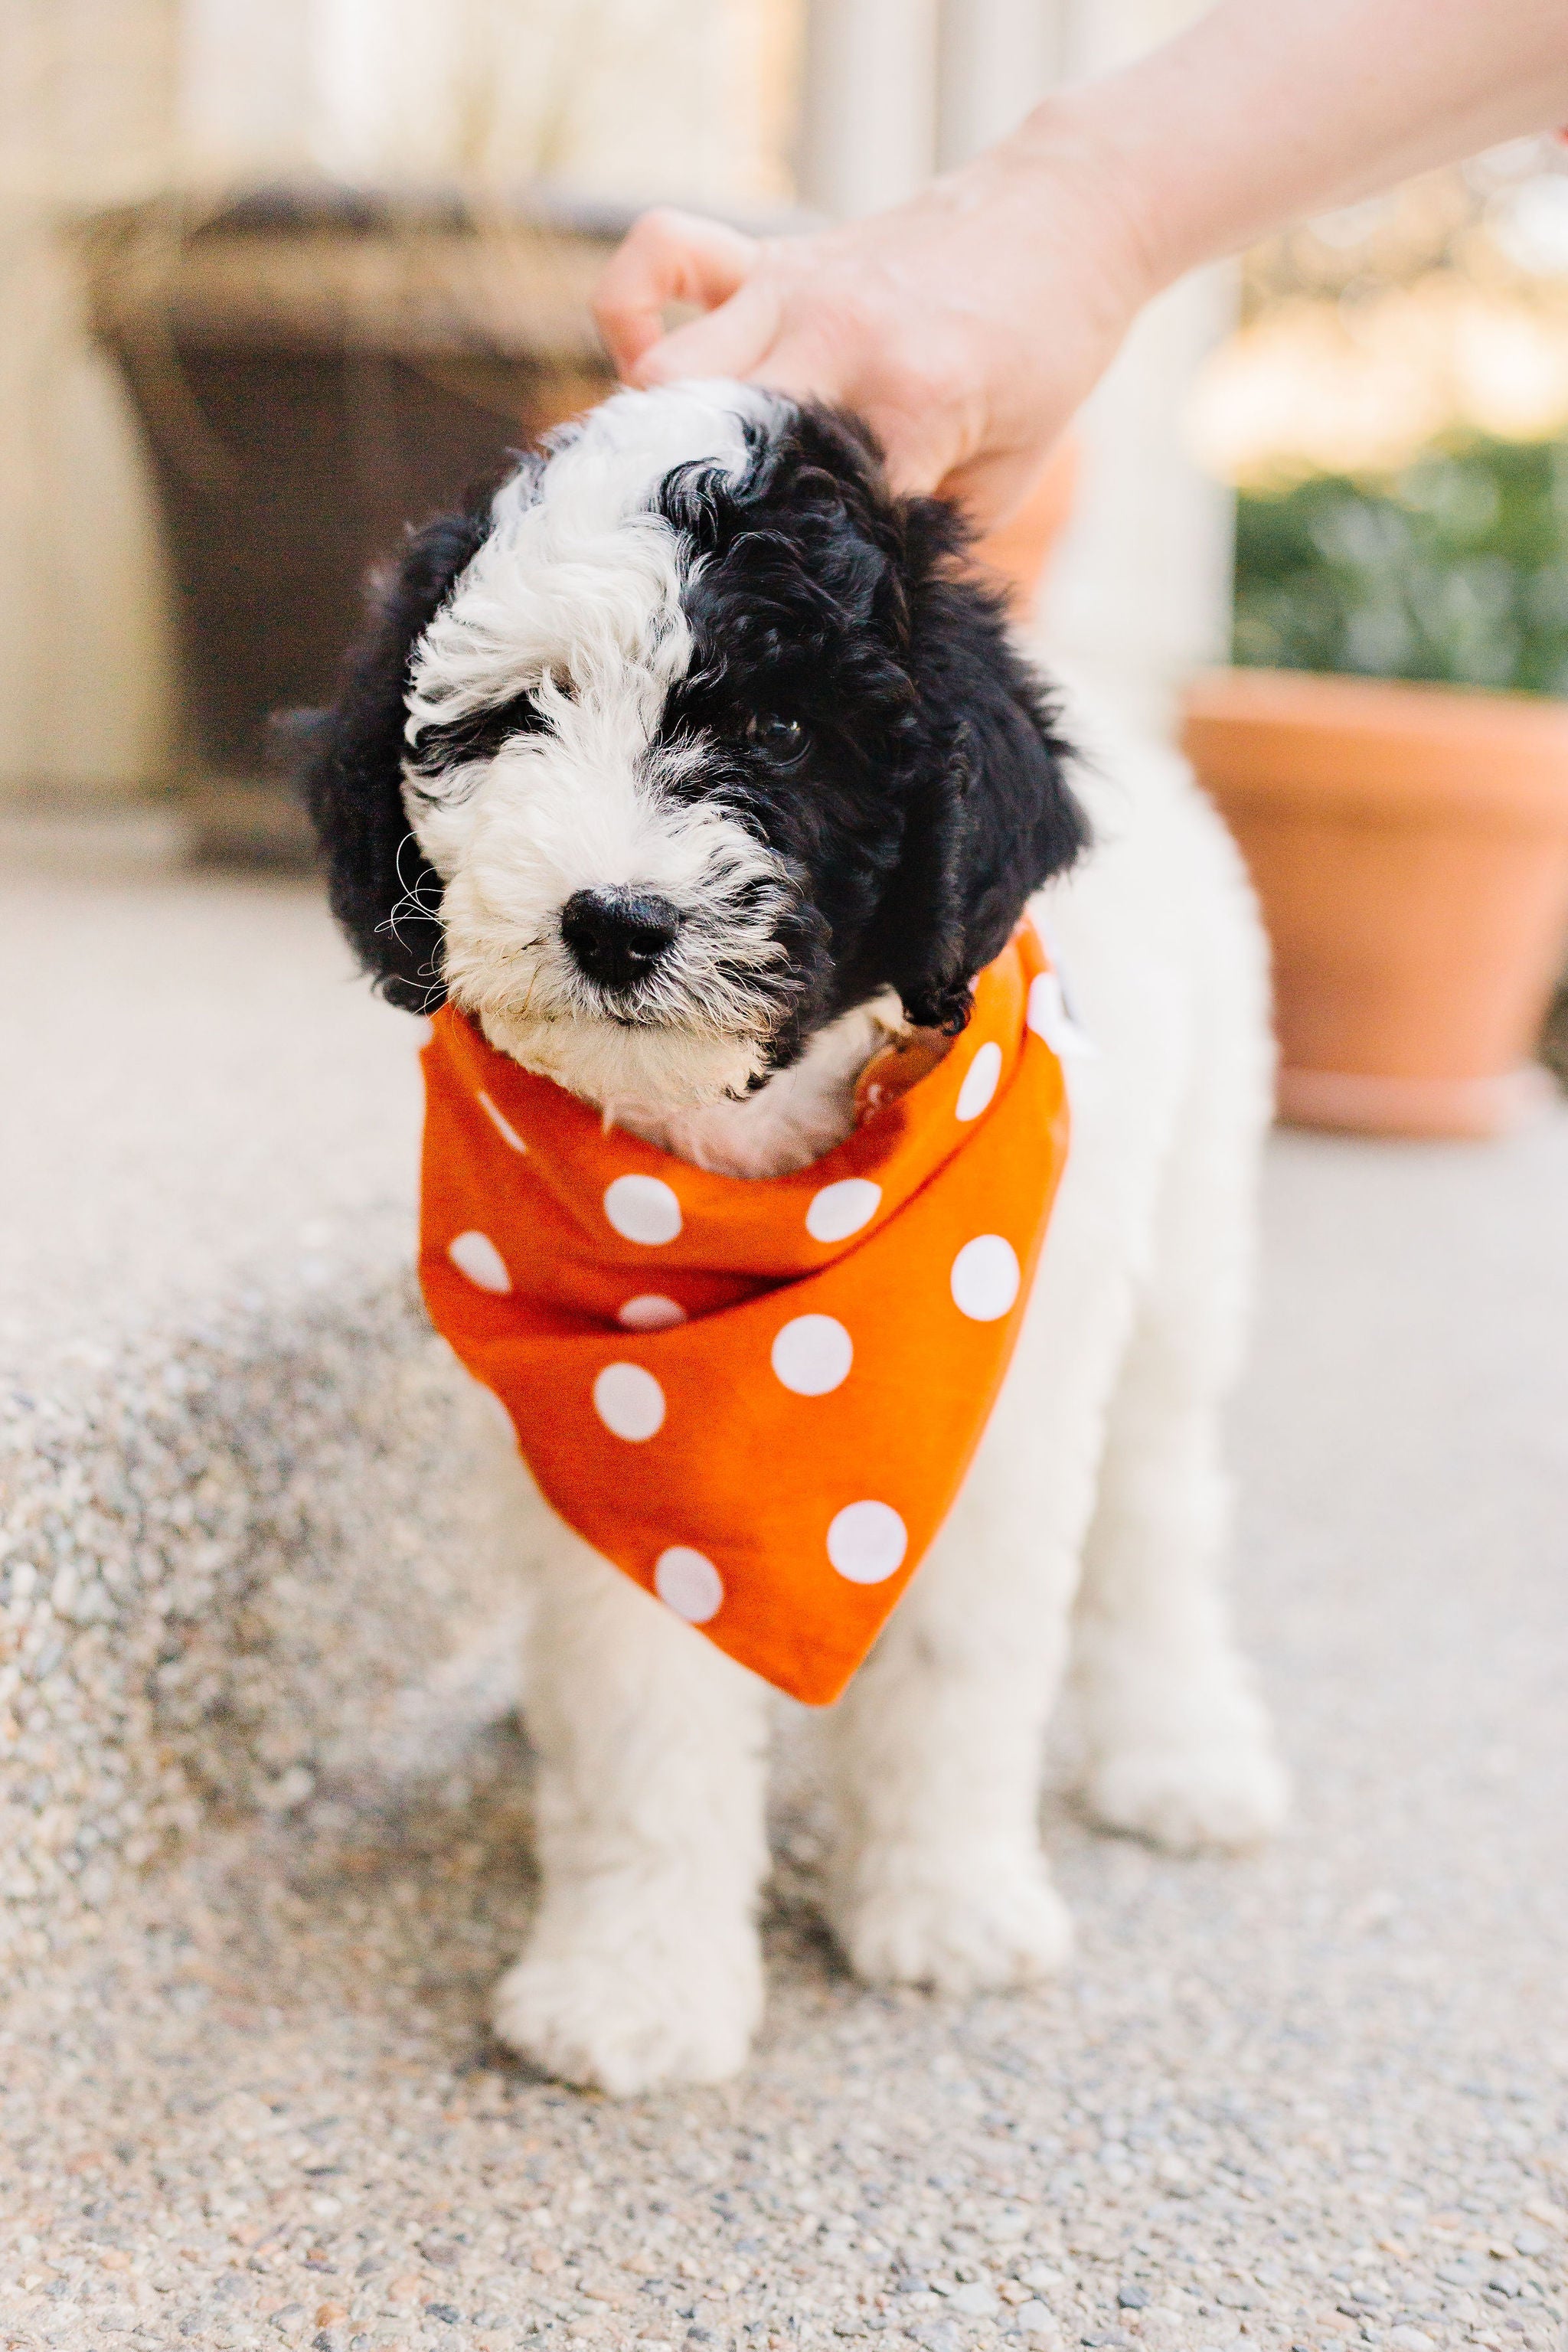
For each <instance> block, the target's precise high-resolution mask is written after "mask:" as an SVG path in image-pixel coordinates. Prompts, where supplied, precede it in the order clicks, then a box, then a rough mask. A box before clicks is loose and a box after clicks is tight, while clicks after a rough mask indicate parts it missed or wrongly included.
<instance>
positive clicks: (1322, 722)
mask: <svg viewBox="0 0 1568 2352" xmlns="http://www.w3.org/2000/svg"><path fill="white" fill-rule="evenodd" d="M1183 740H1184V746H1185V749H1186V751H1187V753H1188V755H1189V757H1190V758H1191V760H1192V761H1193V763H1194V767H1195V768H1196V770H1197V772H1198V774H1199V776H1200V777H1201V779H1202V781H1203V782H1204V783H1205V786H1206V787H1207V789H1208V791H1209V792H1210V793H1211V794H1212V795H1213V797H1214V799H1215V801H1216V802H1217V803H1218V804H1219V807H1220V809H1221V810H1222V812H1223V813H1224V814H1225V817H1226V821H1227V822H1228V824H1229V825H1230V827H1231V830H1232V831H1233V833H1234V834H1235V835H1236V837H1237V841H1238V842H1239V844H1240V845H1241V849H1242V852H1243V855H1244V856H1246V859H1247V864H1248V866H1250V868H1251V871H1252V877H1253V880H1254V882H1255V884H1256V885H1257V888H1258V897H1259V898H1260V899H1261V901H1262V905H1263V912H1264V918H1265V920H1266V921H1267V923H1268V930H1269V935H1270V938H1271V940H1272V941H1273V947H1274V967H1275V988H1276V996H1277V1010H1278V1019H1279V1045H1280V1065H1281V1066H1280V1075H1279V1108H1280V1113H1281V1116H1282V1117H1283V1118H1288V1119H1292V1120H1295V1121H1296V1122H1298V1123H1299V1124H1300V1125H1304V1126H1309V1127H1333V1128H1352V1129H1363V1130H1368V1131H1372V1132H1375V1133H1381V1134H1386V1135H1428V1136H1485V1135H1493V1134H1496V1133H1498V1132H1499V1131H1500V1129H1503V1128H1505V1127H1507V1126H1509V1125H1510V1124H1511V1122H1512V1121H1513V1120H1514V1119H1515V1118H1517V1117H1518V1116H1519V1115H1520V1113H1521V1110H1522V1109H1523V1108H1525V1107H1526V1106H1527V1105H1528V1104H1529V1102H1530V1101H1531V1098H1532V1097H1534V1096H1535V1095H1536V1094H1537V1093H1538V1092H1539V1091H1540V1090H1542V1088H1543V1087H1544V1086H1545V1084H1546V1081H1545V1079H1544V1076H1543V1074H1542V1072H1541V1071H1540V1070H1539V1069H1538V1068H1536V1067H1535V1066H1533V1065H1532V1063H1531V1058H1530V1057H1531V1051H1532V1048H1533V1046H1534V1045H1535V1042H1536V1038H1537V1036H1538V1034H1539V1032H1540V1027H1541V1023H1542V1016H1543V1014H1544V1013H1545V1010H1546V1006H1547V1003H1548V1001H1549V999H1550V996H1551V993H1552V983H1553V981H1554V980H1555V977H1556V975H1557V972H1558V971H1559V970H1560V968H1561V964H1562V959H1563V946H1564V940H1565V938H1568V706H1564V705H1563V704H1562V703H1558V702H1553V701H1547V700H1544V699H1540V698H1534V697H1531V696H1527V695H1513V694H1486V693H1479V692H1470V691H1467V690H1462V689H1458V688H1451V687H1438V686H1405V685H1394V684H1392V683H1389V682H1386V681H1384V680H1383V679H1373V678H1351V677H1309V676H1306V675H1304V674H1302V673H1301V672H1299V671H1287V670H1248V669H1237V670H1219V671H1215V672H1214V673H1212V674H1211V675H1208V676H1205V677H1200V678H1199V679H1198V680H1197V681H1196V682H1195V684H1194V686H1193V687H1192V688H1191V690H1190V692H1189V694H1188V698H1187V703H1186V713H1185V723H1184V730H1183Z"/></svg>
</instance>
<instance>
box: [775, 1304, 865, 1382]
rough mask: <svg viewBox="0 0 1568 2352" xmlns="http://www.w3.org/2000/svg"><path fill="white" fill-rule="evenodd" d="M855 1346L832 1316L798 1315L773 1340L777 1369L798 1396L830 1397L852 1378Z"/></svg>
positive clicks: (780, 1376) (780, 1377) (840, 1324)
mask: <svg viewBox="0 0 1568 2352" xmlns="http://www.w3.org/2000/svg"><path fill="white" fill-rule="evenodd" d="M854 1360H855V1343H854V1341H853V1340H852V1339H850V1337H849V1334H848V1332H847V1330H846V1329H845V1328H844V1326H843V1324H842V1323H839V1322H837V1321H836V1320H835V1319H834V1318H833V1317H832V1316H831V1315H797V1316H796V1317H795V1321H794V1322H793V1323H786V1324H785V1325H784V1328H783V1329H782V1330H781V1331H780V1332H779V1334H778V1336H777V1338H776V1339H774V1341H773V1370H774V1371H775V1372H776V1373H777V1374H778V1377H779V1379H780V1380H781V1381H783V1382H784V1386H785V1388H786V1389H793V1390H794V1391H795V1395H796V1396H826V1394H827V1392H828V1391H829V1390H830V1389H836V1388H838V1387H840V1386H841V1385H842V1383H843V1382H844V1381H847V1379H848V1377H849V1367H850V1365H851V1364H852V1363H853V1362H854Z"/></svg>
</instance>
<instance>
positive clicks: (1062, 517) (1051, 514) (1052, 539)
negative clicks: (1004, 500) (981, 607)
mask: <svg viewBox="0 0 1568 2352" xmlns="http://www.w3.org/2000/svg"><path fill="white" fill-rule="evenodd" d="M1078 478H1079V446H1078V443H1077V442H1076V441H1075V440H1074V439H1073V437H1072V436H1071V435H1070V434H1069V435H1068V437H1067V438H1066V439H1065V440H1063V441H1058V443H1057V446H1056V447H1055V448H1054V449H1053V450H1052V451H1051V454H1050V456H1049V457H1048V458H1047V460H1046V467H1045V471H1044V473H1042V474H1041V476H1040V478H1039V479H1038V480H1037V482H1036V484H1035V487H1034V488H1033V489H1032V490H1031V491H1030V492H1029V495H1028V497H1027V498H1026V499H1025V500H1024V503H1023V505H1022V506H1021V507H1020V508H1019V509H1018V510H1017V512H1016V514H1015V515H1011V516H1009V518H1008V520H1006V521H1005V523H1001V524H999V525H998V526H997V528H996V530H992V531H987V532H986V534H985V537H984V539H983V540H980V541H977V543H976V545H975V549H974V559H975V562H977V563H978V564H979V566H980V568H981V570H982V571H983V572H989V573H990V574H991V576H992V578H993V579H994V580H996V581H998V582H1000V583H1001V584H1002V586H1003V587H1005V589H1006V591H1007V597H1008V601H1009V603H1010V604H1012V606H1013V610H1014V612H1015V613H1016V615H1017V617H1018V619H1019V620H1021V621H1026V620H1027V619H1028V617H1029V615H1030V614H1031V613H1032V612H1033V611H1034V608H1035V600H1036V598H1037V596H1038V594H1039V593H1040V583H1041V581H1042V580H1043V579H1044V577H1045V571H1046V566H1047V563H1048V562H1049V561H1050V558H1051V553H1052V551H1053V549H1054V548H1055V546H1056V543H1057V541H1058V540H1059V539H1060V537H1061V535H1062V533H1063V531H1064V530H1066V529H1067V527H1068V522H1069V521H1070V520H1071V519H1072V508H1073V499H1074V497H1075V496H1076V494H1077V491H1078Z"/></svg>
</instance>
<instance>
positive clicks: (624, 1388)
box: [594, 1364, 664, 1445]
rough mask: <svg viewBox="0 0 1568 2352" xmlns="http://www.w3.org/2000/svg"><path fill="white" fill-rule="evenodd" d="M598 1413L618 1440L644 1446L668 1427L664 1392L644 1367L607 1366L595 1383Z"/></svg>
mask: <svg viewBox="0 0 1568 2352" xmlns="http://www.w3.org/2000/svg"><path fill="white" fill-rule="evenodd" d="M594 1411H595V1412H596V1413H597V1414H598V1416H599V1419H600V1420H601V1421H602V1422H603V1423H604V1424H605V1428H606V1429H610V1430H613V1431H614V1432H615V1433H616V1436H617V1437H625V1438H628V1439H629V1440H630V1441H631V1443H632V1444H634V1445H640V1444H642V1442H643V1440H644V1438H645V1437H651V1436H652V1435H653V1434H654V1432H655V1431H656V1430H658V1429H662V1428H663V1426H664V1391H663V1390H662V1389H661V1388H660V1387H659V1384H658V1381H656V1380H655V1379H654V1376H653V1374H652V1373H651V1372H645V1371H644V1370H643V1368H642V1366H641V1365H640V1364H606V1365H605V1369H604V1370H603V1371H602V1372H601V1373H600V1374H599V1377H598V1379H597V1380H596V1381H595V1382H594Z"/></svg>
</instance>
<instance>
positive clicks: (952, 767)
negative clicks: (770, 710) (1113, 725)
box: [889, 499, 1089, 1033]
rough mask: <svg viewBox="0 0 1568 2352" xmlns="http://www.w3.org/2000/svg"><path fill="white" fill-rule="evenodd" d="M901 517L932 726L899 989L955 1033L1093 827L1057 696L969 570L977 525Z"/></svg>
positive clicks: (919, 515)
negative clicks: (1073, 773)
mask: <svg viewBox="0 0 1568 2352" xmlns="http://www.w3.org/2000/svg"><path fill="white" fill-rule="evenodd" d="M903 520H904V526H905V562H904V583H905V589H906V593H907V595H908V599H909V615H910V618H909V628H910V646H909V652H908V655H907V656H906V659H907V661H908V664H909V668H910V675H911V677H913V679H914V682H915V688H916V691H917V693H918V696H919V698H920V706H921V727H920V730H919V733H920V739H921V740H920V746H919V749H918V751H916V754H915V770H914V797H913V799H912V801H911V804H910V816H909V824H908V829H907V832H906V835H905V846H904V852H903V856H902V857H901V859H900V867H899V872H898V875H897V876H896V877H895V880H894V885H893V887H892V890H891V891H890V893H889V914H890V915H891V917H892V918H893V922H894V925H895V926H896V929H895V935H894V937H893V939H892V940H890V941H889V945H890V947H891V950H892V952H891V955H890V958H889V980H890V982H891V983H892V985H893V986H894V987H895V988H896V989H897V990H898V992H899V994H900V997H901V999H902V1001H903V1005H904V1010H905V1013H907V1015H908V1017H909V1019H910V1021H911V1022H913V1023H914V1024H916V1025H917V1026H919V1027H921V1028H933V1029H945V1030H947V1031H949V1032H950V1033H956V1032H957V1031H958V1030H959V1029H962V1028H963V1024H964V1022H965V1021H966V1020H967V1019H968V1017H969V1007H970V999H971V983H972V982H973V979H974V976H975V974H976V973H977V972H979V971H983V970H984V967H985V965H986V964H988V963H989V962H990V961H992V959H993V958H994V956H997V955H999V954H1000V953H1001V951H1002V950H1003V948H1004V947H1005V945H1006V943H1007V940H1008V938H1009V936H1010V935H1011V932H1012V930H1013V927H1014V925H1015V924H1016V922H1017V920H1018V918H1019V916H1020V915H1021V914H1022V913H1023V911H1024V907H1025V904H1026V901H1027V899H1028V898H1029V897H1030V896H1031V894H1032V893H1033V892H1034V891H1036V890H1037V889H1038V888H1039V887H1040V885H1041V883H1042V882H1044V881H1046V880H1047V878H1048V877H1050V876H1051V875H1053V874H1059V873H1061V872H1063V871H1064V870H1065V868H1066V867H1068V866H1070V865H1071V864H1072V863H1073V861H1074V860H1075V858H1077V857H1078V856H1079V854H1080V853H1081V851H1083V850H1084V849H1085V848H1086V847H1087V846H1088V844H1089V821H1088V819H1087V817H1086V816H1085V815H1084V813H1083V811H1082V809H1081V808H1080V807H1079V803H1078V801H1077V800H1076V798H1075V797H1074V795H1073V793H1072V790H1071V787H1070V785H1069V784H1068V763H1069V758H1070V754H1069V751H1068V744H1067V743H1066V741H1065V740H1064V739H1063V738H1062V736H1061V735H1059V734H1058V731H1057V723H1056V714H1055V712H1054V710H1053V709H1052V707H1051V704H1050V700H1049V697H1048V695H1047V691H1046V688H1045V687H1044V685H1043V684H1042V682H1041V681H1040V679H1039V678H1038V677H1037V676H1036V675H1035V673H1034V672H1033V671H1032V670H1031V669H1030V667H1028V665H1027V664H1026V662H1025V660H1024V659H1023V658H1022V656H1021V655H1020V654H1019V652H1018V650H1017V648H1016V646H1015V644H1014V642H1013V638H1012V635H1011V633H1010V631H1009V629H1008V625H1007V621H1006V617H1005V607H1004V604H1003V601H1002V599H1001V598H1000V597H999V596H998V595H996V594H994V593H993V592H992V591H991V590H990V589H988V588H986V587H984V586H983V585H982V584H981V583H979V582H978V581H976V580H975V578H974V577H973V573H972V572H971V571H970V570H969V569H968V568H967V567H966V564H965V561H964V559H965V556H966V554H967V551H968V546H969V541H970V533H969V531H968V529H967V527H966V526H965V524H964V523H963V520H962V519H961V518H960V516H959V515H958V514H957V513H956V512H955V511H954V510H953V509H952V508H951V507H949V506H947V505H945V504H944V503H943V502H942V500H940V499H911V500H910V501H909V502H908V504H907V506H906V508H905V509H904V517H903Z"/></svg>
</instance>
